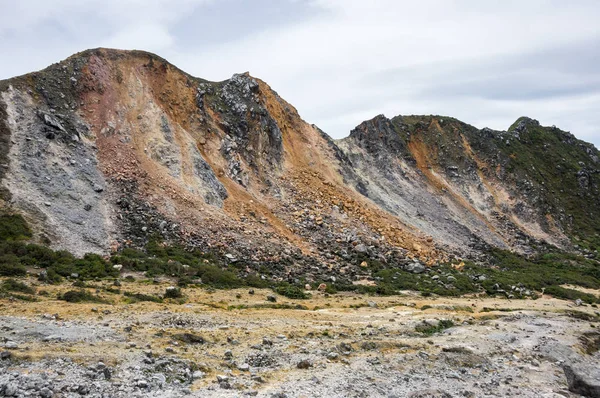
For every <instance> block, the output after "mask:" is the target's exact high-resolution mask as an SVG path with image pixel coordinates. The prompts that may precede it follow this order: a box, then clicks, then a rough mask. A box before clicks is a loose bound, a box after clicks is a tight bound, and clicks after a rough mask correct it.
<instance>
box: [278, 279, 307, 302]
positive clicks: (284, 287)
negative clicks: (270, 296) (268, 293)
mask: <svg viewBox="0 0 600 398" xmlns="http://www.w3.org/2000/svg"><path fill="white" fill-rule="evenodd" d="M275 292H277V293H278V294H281V295H282V296H285V297H287V298H291V299H307V298H310V295H308V294H306V293H304V290H302V289H300V288H299V287H298V286H294V285H290V284H287V283H285V284H281V285H279V286H277V287H276V288H275Z"/></svg>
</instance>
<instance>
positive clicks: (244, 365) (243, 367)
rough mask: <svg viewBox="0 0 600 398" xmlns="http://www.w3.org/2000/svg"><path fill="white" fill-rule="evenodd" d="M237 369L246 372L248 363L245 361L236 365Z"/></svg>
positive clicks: (248, 366)
mask: <svg viewBox="0 0 600 398" xmlns="http://www.w3.org/2000/svg"><path fill="white" fill-rule="evenodd" d="M237 368H238V369H239V370H241V371H242V372H247V371H249V370H250V365H248V364H247V363H243V364H241V365H238V367H237Z"/></svg>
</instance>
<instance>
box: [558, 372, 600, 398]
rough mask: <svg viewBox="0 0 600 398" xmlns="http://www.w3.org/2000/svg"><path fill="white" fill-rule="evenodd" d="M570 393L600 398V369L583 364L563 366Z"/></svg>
mask: <svg viewBox="0 0 600 398" xmlns="http://www.w3.org/2000/svg"><path fill="white" fill-rule="evenodd" d="M563 370H564V372H565V376H566V377H567V383H568V385H569V391H571V392H574V393H576V394H580V395H583V396H585V397H588V398H600V368H598V367H595V366H589V365H583V364H566V365H564V366H563Z"/></svg>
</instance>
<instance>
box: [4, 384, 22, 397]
mask: <svg viewBox="0 0 600 398" xmlns="http://www.w3.org/2000/svg"><path fill="white" fill-rule="evenodd" d="M18 392H19V387H18V386H17V384H15V383H10V384H7V385H6V387H4V396H6V397H14V396H15V395H17V393H18Z"/></svg>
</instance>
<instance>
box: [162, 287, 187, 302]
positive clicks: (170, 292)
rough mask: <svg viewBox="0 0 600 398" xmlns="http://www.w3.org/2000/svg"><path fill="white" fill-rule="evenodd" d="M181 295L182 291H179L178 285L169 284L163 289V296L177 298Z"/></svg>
mask: <svg viewBox="0 0 600 398" xmlns="http://www.w3.org/2000/svg"><path fill="white" fill-rule="evenodd" d="M181 297H183V293H181V289H180V288H178V287H174V286H171V287H168V288H167V290H165V298H169V299H177V298H181Z"/></svg>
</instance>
